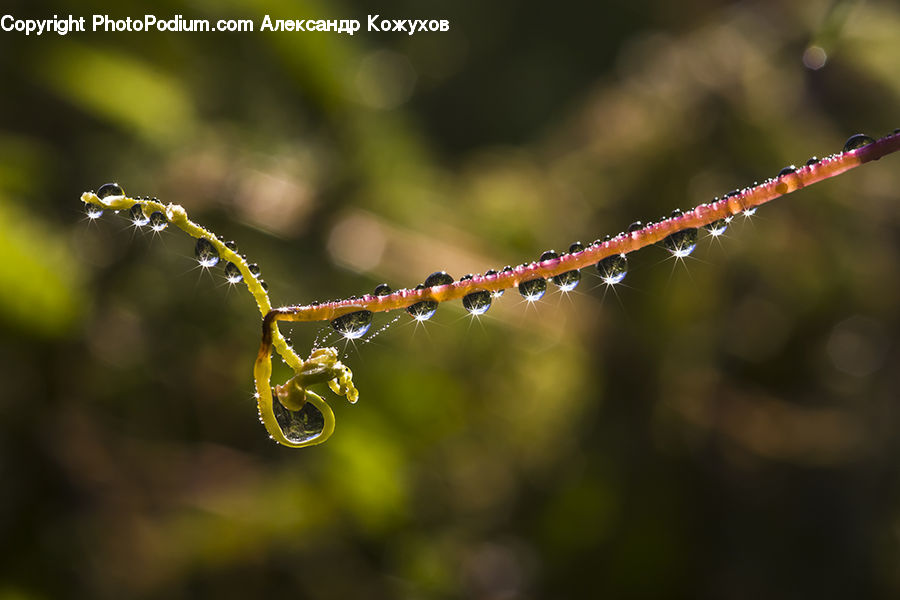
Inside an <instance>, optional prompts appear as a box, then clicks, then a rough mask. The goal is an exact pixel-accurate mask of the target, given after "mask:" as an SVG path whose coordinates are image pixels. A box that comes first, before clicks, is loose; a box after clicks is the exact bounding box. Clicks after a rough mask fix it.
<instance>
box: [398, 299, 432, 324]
mask: <svg viewBox="0 0 900 600" xmlns="http://www.w3.org/2000/svg"><path fill="white" fill-rule="evenodd" d="M437 307H438V303H437V302H435V301H434V300H422V301H421V302H416V303H415V304H413V305H412V306H407V307H406V312H408V313H409V314H410V316H412V318H414V319H415V320H416V321H427V320H428V319H430V318H431V317H433V316H434V313H435V312H437Z"/></svg>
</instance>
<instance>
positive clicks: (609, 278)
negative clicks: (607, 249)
mask: <svg viewBox="0 0 900 600" xmlns="http://www.w3.org/2000/svg"><path fill="white" fill-rule="evenodd" d="M597 271H598V272H599V273H600V278H601V279H602V280H603V283H605V284H607V285H616V284H617V283H622V280H623V279H625V276H626V275H627V274H628V258H626V257H625V255H624V254H613V255H612V256H607V257H606V258H604V259H603V260H601V261H600V262H598V263H597Z"/></svg>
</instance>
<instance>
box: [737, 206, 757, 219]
mask: <svg viewBox="0 0 900 600" xmlns="http://www.w3.org/2000/svg"><path fill="white" fill-rule="evenodd" d="M756 209H757V207H756V206H751V207H750V208H748V209H746V210H745V211H743V212H742V213H741V214H742V215H744V216H745V217H752V216H753V215H755V214H756Z"/></svg>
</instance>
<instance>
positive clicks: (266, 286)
mask: <svg viewBox="0 0 900 600" xmlns="http://www.w3.org/2000/svg"><path fill="white" fill-rule="evenodd" d="M257 281H259V285H260V287H262V289H263V290H264V291H266V292H268V291H269V284H268V283H266V282H265V281H263V280H262V279H259V278H257Z"/></svg>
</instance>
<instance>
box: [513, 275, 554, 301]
mask: <svg viewBox="0 0 900 600" xmlns="http://www.w3.org/2000/svg"><path fill="white" fill-rule="evenodd" d="M546 291H547V280H546V279H544V278H543V277H541V278H539V279H529V280H528V281H523V282H522V283H520V284H519V293H520V294H522V297H523V298H525V299H526V300H528V301H529V302H537V301H538V300H540V299H541V298H543V297H544V293H545V292H546Z"/></svg>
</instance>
